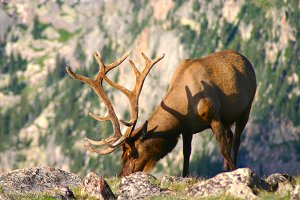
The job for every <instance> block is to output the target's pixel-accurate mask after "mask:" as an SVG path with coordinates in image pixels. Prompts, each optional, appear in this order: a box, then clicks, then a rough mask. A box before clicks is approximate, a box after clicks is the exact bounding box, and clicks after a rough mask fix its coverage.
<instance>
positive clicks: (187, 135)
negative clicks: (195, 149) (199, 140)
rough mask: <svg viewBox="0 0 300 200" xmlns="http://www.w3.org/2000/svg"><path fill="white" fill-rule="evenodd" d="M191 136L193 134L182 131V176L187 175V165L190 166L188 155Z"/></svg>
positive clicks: (190, 146) (189, 153)
mask: <svg viewBox="0 0 300 200" xmlns="http://www.w3.org/2000/svg"><path fill="white" fill-rule="evenodd" d="M192 138H193V134H190V133H183V134H182V140H183V171H182V176H183V177H187V176H188V175H189V167H190V155H191V150H192Z"/></svg>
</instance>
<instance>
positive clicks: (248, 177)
mask: <svg viewBox="0 0 300 200" xmlns="http://www.w3.org/2000/svg"><path fill="white" fill-rule="evenodd" d="M265 187H266V183H264V182H263V181H262V180H261V178H260V177H259V176H257V175H256V174H255V172H253V171H251V170H250V169H249V168H241V169H237V170H235V171H232V172H224V173H221V174H218V175H217V176H215V177H213V178H210V179H207V180H204V181H201V182H199V183H196V184H194V185H193V186H192V187H191V188H187V189H186V194H187V195H188V196H193V197H207V196H211V195H218V194H222V193H224V194H230V195H233V196H236V197H240V198H242V199H255V198H257V196H256V195H255V194H256V189H259V188H265Z"/></svg>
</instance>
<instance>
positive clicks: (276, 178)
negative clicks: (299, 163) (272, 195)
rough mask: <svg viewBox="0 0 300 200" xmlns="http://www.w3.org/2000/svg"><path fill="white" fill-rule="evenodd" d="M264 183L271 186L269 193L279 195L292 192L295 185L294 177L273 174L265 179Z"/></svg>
mask: <svg viewBox="0 0 300 200" xmlns="http://www.w3.org/2000/svg"><path fill="white" fill-rule="evenodd" d="M265 182H267V183H268V184H269V185H270V186H271V190H270V191H276V192H279V193H286V192H292V191H293V190H294V187H295V183H296V181H295V179H294V177H292V176H290V175H288V174H280V173H275V174H272V175H270V176H268V177H267V178H266V179H265Z"/></svg>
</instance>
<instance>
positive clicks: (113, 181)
mask: <svg viewBox="0 0 300 200" xmlns="http://www.w3.org/2000/svg"><path fill="white" fill-rule="evenodd" d="M105 180H106V182H107V184H108V185H109V187H110V189H111V191H112V192H113V193H114V194H116V193H117V191H118V188H119V185H120V178H119V177H116V176H115V177H111V178H108V179H105Z"/></svg>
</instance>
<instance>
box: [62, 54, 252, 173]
mask: <svg viewBox="0 0 300 200" xmlns="http://www.w3.org/2000/svg"><path fill="white" fill-rule="evenodd" d="M129 53H130V52H128V53H126V54H125V55H124V56H122V57H121V58H120V59H118V60H117V61H115V62H113V63H111V64H109V65H105V64H104V63H103V61H102V59H101V58H100V56H99V54H97V53H94V56H95V58H96V59H97V61H98V63H99V72H98V74H97V76H96V78H95V79H90V78H88V77H85V76H82V75H79V74H74V73H73V72H72V71H71V70H70V69H69V68H66V70H67V72H68V73H69V75H70V76H71V77H73V78H74V79H78V80H80V81H82V82H84V83H87V84H88V85H90V86H91V87H92V88H93V90H94V91H95V92H96V93H97V95H98V96H99V98H100V99H102V101H103V102H104V104H105V105H106V107H107V109H108V114H107V116H105V117H100V116H96V115H94V114H92V113H89V115H90V116H91V117H93V118H94V119H96V120H99V121H107V120H110V121H111V122H112V124H113V129H114V135H112V136H110V137H109V138H107V139H102V140H100V141H93V140H90V139H87V138H86V143H85V148H86V149H88V150H90V151H92V152H95V153H98V154H102V155H103V154H109V153H111V152H113V151H114V150H115V149H116V148H117V147H119V146H121V148H122V150H123V154H122V169H121V172H120V175H121V176H125V175H129V174H131V173H133V172H137V171H144V172H148V171H150V170H151V169H152V168H153V167H154V165H155V164H156V162H157V161H158V160H160V159H161V158H163V157H164V156H165V155H167V154H168V153H169V152H170V151H172V149H173V148H174V147H175V146H176V144H177V141H178V138H179V136H180V134H182V138H183V155H184V163H183V176H187V175H188V173H189V159H190V153H191V141H192V137H193V134H194V133H198V132H200V131H203V130H205V129H208V128H210V129H211V130H212V132H213V134H214V136H215V138H216V140H217V142H218V144H219V148H220V152H221V154H222V155H223V157H224V169H225V170H234V169H235V168H236V162H237V156H238V150H239V146H240V137H241V134H242V131H243V129H244V128H245V125H246V123H247V121H248V117H249V112H250V109H251V105H252V101H253V98H254V95H255V91H256V78H255V72H254V70H253V68H252V66H251V64H250V62H249V61H248V60H247V59H246V58H245V57H244V56H243V55H241V54H239V53H237V52H235V51H233V50H225V51H220V52H217V53H213V54H210V55H208V56H206V57H204V58H200V59H193V60H192V59H187V60H184V61H182V62H181V63H180V65H179V66H178V68H177V69H176V71H175V74H174V75H173V78H172V80H171V82H170V86H169V89H168V91H167V93H166V95H165V97H164V98H163V100H162V102H161V103H160V104H159V105H158V107H157V108H156V110H155V111H154V113H153V114H152V116H151V117H150V118H149V119H148V120H147V121H146V122H145V123H144V125H143V126H142V127H140V128H137V129H135V125H136V122H137V119H138V99H139V95H140V92H141V89H142V87H143V83H144V80H145V78H146V76H147V74H148V73H149V71H150V70H151V68H152V67H153V65H154V64H156V63H157V62H158V61H160V60H161V59H162V58H163V57H164V55H163V56H161V57H159V58H157V59H155V60H152V61H151V60H149V59H148V58H147V57H146V56H145V55H144V54H143V53H142V56H143V57H144V59H145V68H144V69H143V71H142V72H140V71H139V70H138V69H137V68H136V66H135V64H134V63H133V62H132V61H131V60H129V62H130V66H131V68H132V69H133V72H134V73H135V76H136V85H135V87H134V89H133V90H131V91H130V90H128V89H126V88H124V87H123V86H121V85H119V84H118V83H115V82H113V81H111V80H110V79H108V78H107V76H106V74H107V73H108V72H109V71H110V70H112V69H113V68H115V67H117V66H118V65H119V64H121V63H122V62H123V61H124V60H125V59H126V58H127V57H128V55H129ZM103 81H106V82H107V83H108V84H109V85H111V86H112V87H114V88H116V89H118V90H120V91H121V92H122V93H124V94H125V95H126V96H127V97H128V99H129V102H130V108H131V119H130V121H129V122H126V121H124V120H120V122H121V123H122V124H124V125H125V126H127V127H128V128H127V130H126V132H125V133H124V134H121V131H120V123H119V120H118V118H117V116H116V114H115V111H114V108H113V106H112V103H111V101H110V99H109V98H108V96H107V94H106V93H105V91H104V90H103V87H102V83H103ZM234 123H235V131H234V134H233V133H232V132H231V130H230V126H231V125H233V124H234ZM94 145H104V146H105V147H103V148H102V149H96V148H95V147H94ZM231 149H232V150H233V159H232V158H231Z"/></svg>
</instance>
